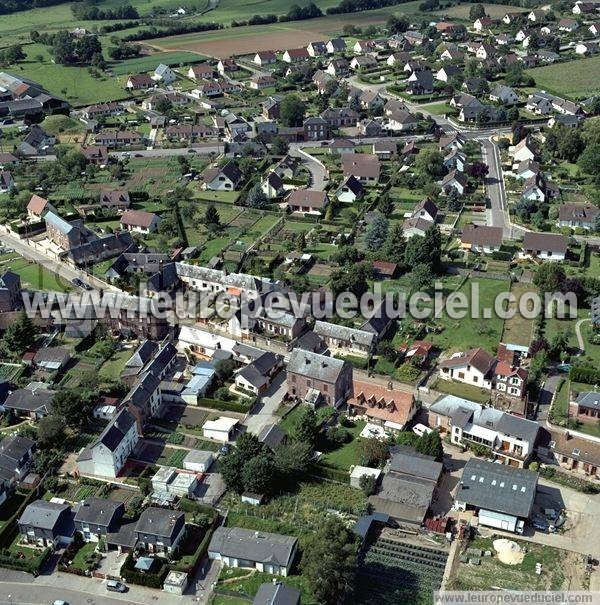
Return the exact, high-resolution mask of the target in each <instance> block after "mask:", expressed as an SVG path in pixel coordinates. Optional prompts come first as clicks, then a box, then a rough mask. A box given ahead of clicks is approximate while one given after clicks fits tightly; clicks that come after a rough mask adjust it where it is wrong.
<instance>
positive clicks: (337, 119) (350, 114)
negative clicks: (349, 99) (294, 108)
mask: <svg viewBox="0 0 600 605" xmlns="http://www.w3.org/2000/svg"><path fill="white" fill-rule="evenodd" d="M320 117H321V118H323V119H324V120H325V121H326V122H327V124H328V125H329V127H330V128H332V129H336V128H345V127H348V126H356V123H357V122H358V119H359V117H360V116H359V114H358V112H357V111H355V110H354V109H352V108H350V107H329V108H327V109H326V110H325V111H323V112H321V114H320Z"/></svg>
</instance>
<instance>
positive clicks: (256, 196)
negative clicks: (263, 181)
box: [246, 183, 269, 210]
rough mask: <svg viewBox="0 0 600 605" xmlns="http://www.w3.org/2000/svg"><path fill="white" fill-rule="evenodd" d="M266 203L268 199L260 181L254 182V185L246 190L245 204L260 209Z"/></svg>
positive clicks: (267, 203)
mask: <svg viewBox="0 0 600 605" xmlns="http://www.w3.org/2000/svg"><path fill="white" fill-rule="evenodd" d="M268 205H269V199H268V198H267V196H266V195H265V192H264V191H263V190H262V188H261V186H260V183H256V185H254V187H252V189H250V191H248V196H247V197H246V206H249V207H250V208H258V209H260V210H262V209H263V208H266V207H267V206H268Z"/></svg>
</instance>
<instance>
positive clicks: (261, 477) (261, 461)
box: [242, 452, 276, 494]
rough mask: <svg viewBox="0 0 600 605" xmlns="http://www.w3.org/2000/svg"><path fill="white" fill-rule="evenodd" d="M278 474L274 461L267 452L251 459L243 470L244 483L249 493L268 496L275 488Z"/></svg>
mask: <svg viewBox="0 0 600 605" xmlns="http://www.w3.org/2000/svg"><path fill="white" fill-rule="evenodd" d="M275 474H276V470H275V466H274V464H273V461H272V460H271V459H270V458H269V456H268V455H267V453H266V452H263V453H261V454H259V455H257V456H254V458H250V460H248V461H247V462H246V463H245V464H244V468H243V469H242V483H243V485H244V489H245V490H246V491H247V492H253V493H255V494H267V493H269V492H270V491H271V490H272V489H273V486H274V481H273V479H274V476H275Z"/></svg>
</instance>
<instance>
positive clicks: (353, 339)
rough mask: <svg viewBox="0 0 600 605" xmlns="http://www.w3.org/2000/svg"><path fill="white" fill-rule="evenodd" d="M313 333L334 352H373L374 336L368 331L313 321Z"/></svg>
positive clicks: (362, 353)
mask: <svg viewBox="0 0 600 605" xmlns="http://www.w3.org/2000/svg"><path fill="white" fill-rule="evenodd" d="M313 331H314V333H315V334H316V335H317V336H319V337H320V338H321V339H322V340H323V341H324V342H325V344H326V345H327V347H328V348H329V349H330V350H332V351H333V352H336V353H342V354H358V355H364V356H367V355H369V354H370V353H372V352H373V349H374V346H375V343H376V340H377V339H376V337H375V335H374V334H372V333H370V332H366V331H363V330H359V329H356V328H350V327H348V326H341V325H338V324H334V323H329V322H326V321H319V320H317V321H315V325H314V328H313Z"/></svg>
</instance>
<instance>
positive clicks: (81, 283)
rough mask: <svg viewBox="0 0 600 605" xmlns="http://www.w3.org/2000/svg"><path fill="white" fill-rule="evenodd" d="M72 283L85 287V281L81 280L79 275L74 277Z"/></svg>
mask: <svg viewBox="0 0 600 605" xmlns="http://www.w3.org/2000/svg"><path fill="white" fill-rule="evenodd" d="M71 283H72V284H73V285H74V286H77V287H78V288H82V287H83V282H82V281H81V280H80V279H79V278H78V277H74V278H73V279H72V280H71Z"/></svg>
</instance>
